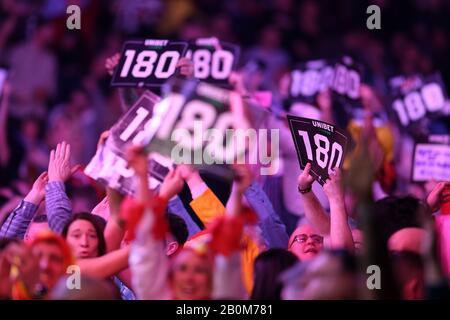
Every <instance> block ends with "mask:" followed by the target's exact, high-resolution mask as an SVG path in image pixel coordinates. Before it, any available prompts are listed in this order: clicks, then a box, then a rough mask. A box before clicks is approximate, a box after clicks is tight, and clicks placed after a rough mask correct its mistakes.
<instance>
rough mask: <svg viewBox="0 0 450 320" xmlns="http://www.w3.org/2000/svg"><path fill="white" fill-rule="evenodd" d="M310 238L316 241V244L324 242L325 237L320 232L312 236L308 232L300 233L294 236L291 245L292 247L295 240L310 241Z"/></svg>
mask: <svg viewBox="0 0 450 320" xmlns="http://www.w3.org/2000/svg"><path fill="white" fill-rule="evenodd" d="M308 238H311V240H312V241H313V242H314V243H315V244H322V243H323V237H322V236H319V235H318V234H312V235H310V236H308V235H307V234H298V235H296V236H295V237H294V239H293V240H292V242H291V245H290V246H289V248H290V247H292V245H293V244H294V242H298V243H306V241H308Z"/></svg>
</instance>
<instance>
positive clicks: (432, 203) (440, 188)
mask: <svg viewBox="0 0 450 320" xmlns="http://www.w3.org/2000/svg"><path fill="white" fill-rule="evenodd" d="M446 187H450V182H439V183H437V184H436V185H435V186H434V188H433V190H432V191H431V192H430V194H429V195H428V197H427V204H428V206H429V207H430V209H431V211H432V212H436V211H438V210H439V209H440V206H441V201H442V198H443V195H444V190H445V188H446Z"/></svg>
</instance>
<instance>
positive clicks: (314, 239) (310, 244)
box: [289, 163, 354, 261]
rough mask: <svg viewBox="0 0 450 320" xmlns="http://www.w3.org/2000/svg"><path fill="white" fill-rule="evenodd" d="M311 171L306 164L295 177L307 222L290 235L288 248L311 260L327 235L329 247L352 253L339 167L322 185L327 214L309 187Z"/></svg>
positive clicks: (351, 238) (302, 258) (352, 245)
mask: <svg viewBox="0 0 450 320" xmlns="http://www.w3.org/2000/svg"><path fill="white" fill-rule="evenodd" d="M310 170H311V164H310V163H308V164H307V165H306V167H305V169H304V170H303V172H302V173H301V174H300V176H299V177H298V191H299V193H300V195H301V198H302V201H303V205H304V207H305V216H306V219H307V220H308V222H309V223H303V224H301V225H300V226H299V227H297V229H296V230H295V231H294V233H293V234H292V235H291V239H290V242H289V243H290V246H289V250H290V251H291V252H293V253H295V254H296V255H297V256H298V257H299V259H300V260H302V261H304V260H310V259H312V258H314V257H315V256H316V255H317V254H318V253H319V252H320V251H321V250H322V248H323V244H324V237H329V246H330V247H331V248H333V249H346V250H349V251H350V252H352V251H353V250H354V243H353V237H352V232H351V230H350V227H349V225H348V222H347V219H348V217H347V212H346V210H345V202H344V191H343V188H342V182H341V171H340V169H335V170H334V171H333V172H332V173H331V174H330V178H329V179H327V180H326V182H325V184H324V186H323V189H324V192H325V194H326V195H327V197H328V199H329V201H330V216H328V214H327V213H326V211H325V210H324V209H323V207H322V206H321V205H320V202H319V201H318V200H317V197H316V196H315V194H314V193H313V192H312V189H311V186H312V184H313V182H314V178H313V177H312V176H311V175H310ZM308 239H310V241H309V240H308Z"/></svg>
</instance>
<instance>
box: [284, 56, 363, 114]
mask: <svg viewBox="0 0 450 320" xmlns="http://www.w3.org/2000/svg"><path fill="white" fill-rule="evenodd" d="M359 69H360V68H359V66H358V65H357V64H356V63H355V62H354V61H353V59H351V58H350V57H348V56H343V57H342V58H339V59H334V60H312V61H308V62H306V63H303V64H300V65H299V67H298V68H296V69H295V70H293V71H291V81H290V87H289V96H290V99H291V101H302V102H306V103H309V104H315V102H316V98H317V95H318V94H319V93H320V92H323V91H325V90H327V89H330V90H331V92H332V93H333V94H335V95H336V96H338V97H340V98H344V99H345V100H344V102H348V103H352V104H354V105H355V106H359V105H360V102H359V100H360V92H359V88H360V85H361V75H360V70H359Z"/></svg>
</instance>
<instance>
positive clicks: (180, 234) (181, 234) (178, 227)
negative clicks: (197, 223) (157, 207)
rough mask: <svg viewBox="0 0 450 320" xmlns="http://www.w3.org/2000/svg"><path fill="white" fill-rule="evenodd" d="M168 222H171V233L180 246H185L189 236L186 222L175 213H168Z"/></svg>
mask: <svg viewBox="0 0 450 320" xmlns="http://www.w3.org/2000/svg"><path fill="white" fill-rule="evenodd" d="M167 220H168V221H169V229H170V233H172V235H173V236H174V237H175V240H176V241H177V242H178V244H180V245H183V244H184V243H185V242H186V240H187V238H188V236H189V231H188V228H187V225H186V222H185V221H184V220H183V219H182V218H181V217H179V216H177V215H176V214H174V213H167Z"/></svg>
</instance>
